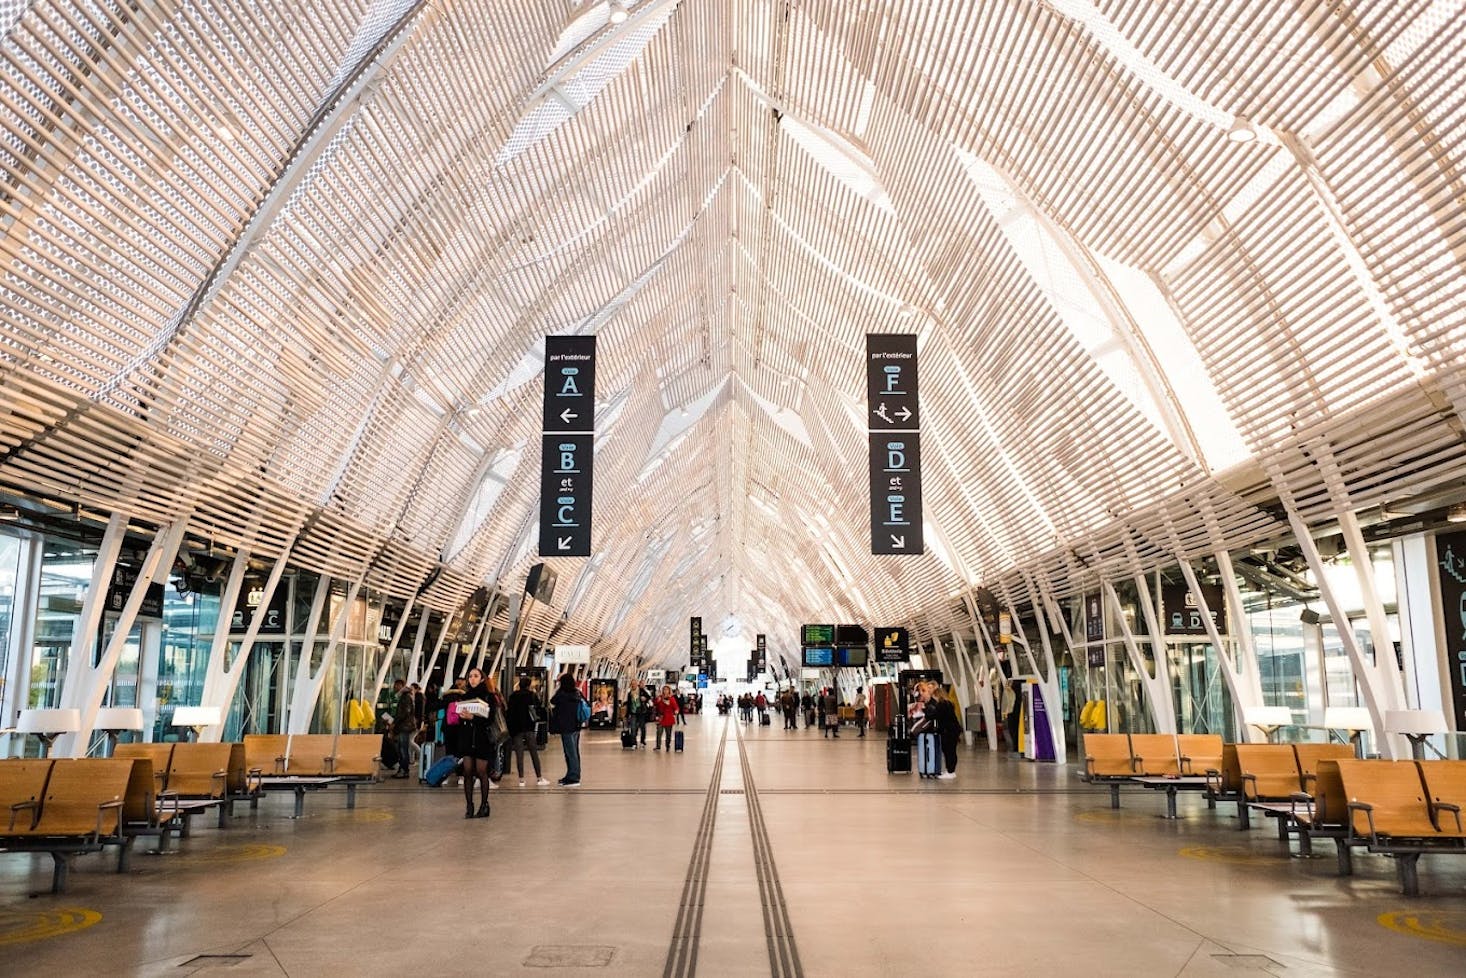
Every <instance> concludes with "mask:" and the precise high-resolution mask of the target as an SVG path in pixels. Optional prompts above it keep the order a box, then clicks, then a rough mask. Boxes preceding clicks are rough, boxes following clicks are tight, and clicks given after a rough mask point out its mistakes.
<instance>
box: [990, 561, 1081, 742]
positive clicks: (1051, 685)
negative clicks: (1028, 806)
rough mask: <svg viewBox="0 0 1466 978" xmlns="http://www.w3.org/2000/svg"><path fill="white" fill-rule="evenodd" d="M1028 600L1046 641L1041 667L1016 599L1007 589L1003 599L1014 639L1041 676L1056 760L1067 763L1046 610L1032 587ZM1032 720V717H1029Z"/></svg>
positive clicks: (1039, 680)
mask: <svg viewBox="0 0 1466 978" xmlns="http://www.w3.org/2000/svg"><path fill="white" fill-rule="evenodd" d="M1029 600H1030V601H1033V612H1034V616H1033V617H1034V622H1035V624H1036V625H1037V627H1038V637H1039V641H1040V642H1042V643H1043V655H1044V662H1043V665H1044V667H1043V668H1042V669H1040V668H1039V664H1038V660H1036V659H1035V658H1034V657H1033V647H1032V646H1031V645H1030V644H1029V642H1028V636H1027V634H1026V633H1025V632H1024V631H1023V619H1022V618H1020V617H1019V615H1018V609H1017V608H1016V607H1015V606H1014V604H1013V598H1012V596H1011V595H1010V594H1008V592H1007V590H1006V589H1004V592H1003V601H1004V603H1006V604H1007V605H1008V616H1009V617H1010V618H1011V619H1012V621H1013V624H1012V628H1013V642H1014V644H1015V645H1017V646H1018V647H1019V648H1021V649H1022V650H1023V654H1024V655H1025V656H1026V657H1027V658H1028V664H1029V666H1030V667H1032V669H1033V671H1034V674H1035V675H1037V676H1038V685H1039V689H1040V690H1041V691H1042V693H1043V698H1044V712H1045V714H1046V715H1047V716H1048V723H1049V740H1050V741H1051V742H1052V743H1053V745H1054V761H1055V763H1058V764H1064V763H1066V762H1067V761H1068V760H1069V745H1068V744H1067V743H1066V742H1065V740H1064V705H1063V702H1062V697H1063V694H1062V692H1061V691H1060V689H1059V665H1058V663H1057V662H1056V661H1055V660H1054V647H1053V645H1052V644H1051V643H1050V642H1049V631H1048V629H1047V628H1045V627H1044V612H1043V609H1042V608H1040V607H1039V606H1038V602H1037V600H1036V599H1035V596H1034V594H1033V591H1032V589H1030V590H1029ZM1029 722H1030V723H1031V722H1033V718H1032V717H1030V718H1029Z"/></svg>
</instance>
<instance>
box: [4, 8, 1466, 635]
mask: <svg viewBox="0 0 1466 978" xmlns="http://www.w3.org/2000/svg"><path fill="white" fill-rule="evenodd" d="M623 13H624V14H625V16H624V18H623V17H622V16H621V14H623ZM0 30H3V35H4V44H3V60H0V116H3V117H4V119H5V126H4V134H3V143H0V161H3V170H0V181H3V199H0V203H3V210H0V219H3V221H4V226H3V238H0V240H3V247H0V481H3V482H4V483H5V484H6V485H8V486H10V487H12V488H14V489H18V490H21V491H25V492H30V493H36V494H41V495H45V496H48V497H50V498H59V499H67V500H77V501H80V502H82V503H83V504H85V505H87V506H94V507H98V508H101V509H106V510H114V509H120V510H122V511H125V512H128V513H130V514H132V515H133V516H134V517H136V518H138V519H143V520H152V521H155V522H158V523H163V522H168V521H172V520H175V519H178V518H186V519H188V520H189V522H190V524H191V525H192V526H193V527H194V528H195V530H196V531H197V532H199V533H207V534H208V535H209V536H210V537H211V538H212V539H215V540H219V541H222V542H229V543H233V544H235V545H238V546H244V547H248V548H249V549H250V550H251V551H252V552H254V553H257V554H260V555H264V556H267V557H268V556H274V555H278V554H281V553H284V552H286V550H287V549H288V550H289V553H290V559H291V560H292V561H293V562H296V563H299V564H301V565H303V566H307V567H310V568H312V569H315V570H321V571H327V572H329V573H332V574H334V575H339V576H342V577H345V578H348V579H353V580H354V579H361V580H364V581H365V582H366V583H367V584H368V585H369V586H371V587H374V588H377V589H379V590H382V591H385V592H389V593H393V594H397V595H404V596H405V595H410V594H413V593H415V592H416V591H417V590H418V588H419V586H420V585H421V584H422V583H423V581H424V580H427V579H428V578H429V575H430V574H431V573H432V571H433V569H434V568H435V567H437V566H438V565H440V564H441V565H443V567H444V571H443V572H442V573H441V574H440V575H438V576H437V577H436V579H435V582H434V583H433V584H432V586H431V587H430V588H429V589H428V590H427V591H426V592H425V594H424V596H423V599H424V600H425V601H426V602H427V603H429V604H431V605H434V606H436V607H439V608H442V609H445V610H448V609H451V608H453V607H456V606H457V605H458V604H459V603H461V602H462V601H463V600H464V598H465V597H466V596H467V595H468V594H469V593H470V592H471V591H473V590H474V589H475V588H476V587H478V586H479V585H480V584H482V583H490V584H496V583H499V582H504V583H505V586H506V587H507V586H511V585H512V586H517V585H518V582H521V581H522V580H523V575H524V573H525V570H526V568H527V567H528V565H529V564H531V563H533V562H534V561H536V560H537V559H538V557H537V556H536V554H535V545H536V541H537V520H538V493H539V437H538V433H539V425H540V412H539V401H540V397H541V388H542V384H541V379H542V376H543V369H542V368H543V350H544V337H545V336H546V335H547V334H566V333H576V334H590V333H594V334H595V335H596V336H597V337H598V348H599V370H598V373H599V376H598V385H597V386H598V389H597V398H598V412H597V440H596V462H595V514H596V515H595V524H594V548H595V551H596V553H595V555H594V556H593V557H591V558H589V559H576V560H568V559H561V560H557V561H554V562H553V563H554V566H555V567H556V569H557V570H558V571H559V573H560V577H561V585H560V590H559V592H558V594H557V596H556V605H557V607H556V609H555V610H556V612H558V613H559V615H560V619H561V622H562V626H561V627H563V629H564V633H565V634H567V635H574V636H576V637H579V638H583V639H588V640H593V641H595V642H596V643H597V644H598V646H599V648H600V649H601V650H602V651H603V652H605V653H606V654H610V655H626V656H632V655H636V656H644V657H646V658H648V659H649V660H653V661H656V660H663V659H668V658H670V657H672V656H673V654H674V653H679V652H680V648H681V645H682V635H683V633H684V631H685V621H686V616H687V615H688V614H703V615H704V616H707V617H708V619H709V620H710V621H717V622H719V623H722V622H724V621H725V619H726V620H727V621H729V622H731V627H733V628H734V629H735V630H737V631H741V632H746V633H748V634H750V635H751V634H752V633H753V632H756V631H767V632H770V633H772V634H775V635H779V636H789V635H790V634H791V632H790V629H792V628H793V627H794V626H795V625H797V623H798V622H800V621H805V620H853V621H864V622H873V623H895V622H910V623H913V624H916V625H917V626H918V627H920V628H923V629H926V630H927V631H928V632H930V631H931V630H935V629H939V628H942V627H944V626H945V624H946V623H947V622H948V621H949V619H950V618H951V616H952V615H953V613H954V612H953V605H954V601H953V597H954V595H957V594H959V593H960V592H961V591H963V590H964V589H966V588H970V587H972V586H974V585H977V584H985V585H989V586H992V587H995V588H997V589H999V590H1000V591H1001V592H1002V593H1004V594H1007V595H1009V596H1011V597H1012V598H1013V599H1014V600H1015V601H1018V602H1023V603H1026V602H1028V601H1031V600H1033V599H1034V598H1035V596H1037V595H1040V594H1049V595H1063V594H1069V593H1073V592H1074V591H1076V590H1078V589H1080V588H1082V587H1085V586H1087V585H1092V584H1093V583H1094V581H1096V580H1098V579H1099V578H1100V577H1109V578H1114V577H1117V576H1125V575H1129V574H1133V573H1137V572H1142V571H1144V570H1146V569H1149V568H1153V567H1156V566H1160V565H1163V564H1165V563H1170V562H1174V561H1175V560H1177V559H1178V558H1181V557H1194V556H1198V555H1201V554H1205V553H1208V552H1211V551H1213V550H1215V549H1218V548H1221V547H1243V546H1247V545H1249V544H1251V543H1254V542H1256V541H1258V540H1262V539H1265V538H1268V537H1270V536H1272V535H1275V534H1277V533H1278V532H1279V530H1280V526H1279V522H1278V519H1277V517H1276V515H1275V512H1276V511H1275V510H1274V509H1272V508H1271V504H1272V503H1273V502H1275V501H1276V500H1277V499H1278V498H1280V497H1281V498H1283V499H1284V500H1286V501H1287V502H1288V504H1289V505H1292V506H1295V507H1296V508H1297V509H1298V510H1299V511H1300V512H1301V513H1302V514H1303V515H1304V517H1305V518H1306V519H1309V520H1313V521H1319V520H1322V519H1324V518H1326V517H1327V515H1328V514H1329V513H1330V512H1332V511H1336V510H1338V509H1340V508H1359V507H1363V506H1368V505H1373V504H1377V503H1378V502H1379V501H1380V500H1382V499H1385V498H1390V497H1392V496H1399V495H1400V494H1410V493H1423V492H1428V491H1430V490H1432V489H1433V488H1436V487H1439V486H1441V485H1443V484H1447V483H1450V482H1452V481H1454V482H1459V481H1460V480H1461V474H1462V472H1463V471H1466V469H1463V464H1462V463H1463V455H1466V441H1463V438H1462V435H1461V431H1462V421H1461V419H1462V416H1463V415H1462V406H1463V404H1466V381H1463V374H1462V372H1461V371H1460V369H1459V367H1458V364H1459V362H1460V356H1461V353H1462V346H1463V343H1466V330H1463V328H1462V327H1463V323H1462V320H1463V314H1466V313H1463V310H1466V302H1463V289H1462V281H1463V279H1462V275H1461V262H1462V258H1463V255H1466V220H1463V217H1466V203H1463V201H1466V188H1463V186H1462V174H1461V167H1462V165H1463V153H1462V148H1463V139H1462V136H1463V130H1466V96H1463V94H1462V93H1463V91H1466V85H1463V84H1462V81H1463V78H1466V72H1463V67H1466V5H1463V4H1462V3H1459V2H1425V0H1415V2H1412V0H1383V2H1356V3H1339V2H1323V0H1319V2H1303V0H1299V2H1293V3H1279V2H1276V0H1256V2H1231V3H1219V4H1218V3H1214V4H1195V3H1178V2H1157V3H1126V2H1121V0H1113V2H1098V3H1093V2H1086V0H1048V2H1018V0H1013V2H978V0H947V2H942V3H931V2H928V0H904V2H903V0H889V2H875V0H871V2H853V0H802V2H798V0H680V2H671V0H640V2H634V3H633V2H628V3H626V4H625V5H624V6H623V5H621V4H609V3H607V2H605V0H594V2H588V3H571V2H564V0H562V2H535V0H524V2H519V3H505V2H496V0H456V2H455V0H442V2H432V0H420V2H411V0H375V2H373V0H355V2H351V0H298V2H289V0H279V2H263V0H261V2H251V3H242V2H228V0H188V2H185V0H164V2H159V3H147V4H131V3H122V2H116V0H89V2H82V3H72V2H62V0H33V2H25V3H21V2H11V3H6V4H0ZM870 332H898V333H914V334H916V336H917V337H918V342H919V345H920V351H921V354H920V356H921V362H920V372H921V386H922V411H923V415H924V430H923V454H924V473H923V475H924V478H923V481H924V486H925V496H926V513H925V515H926V521H927V528H926V529H927V533H926V539H927V552H926V553H925V554H923V555H921V556H914V557H873V556H871V554H870V552H869V550H870V548H869V530H868V519H869V504H868V499H867V489H866V478H865V473H866V438H865V413H864V374H863V360H862V356H863V352H864V344H865V341H864V337H865V334H867V333H870Z"/></svg>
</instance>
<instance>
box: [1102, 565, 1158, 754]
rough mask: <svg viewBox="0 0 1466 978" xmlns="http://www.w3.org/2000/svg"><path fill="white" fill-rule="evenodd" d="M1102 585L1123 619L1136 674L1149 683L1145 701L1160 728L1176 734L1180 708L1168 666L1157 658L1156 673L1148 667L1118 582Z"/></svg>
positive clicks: (1118, 618)
mask: <svg viewBox="0 0 1466 978" xmlns="http://www.w3.org/2000/svg"><path fill="white" fill-rule="evenodd" d="M1102 586H1103V588H1104V592H1105V594H1106V595H1107V596H1108V597H1109V599H1110V603H1111V604H1113V605H1114V606H1115V618H1116V620H1118V621H1119V623H1120V635H1121V637H1122V638H1123V639H1124V641H1125V653H1126V654H1127V655H1128V656H1130V665H1131V666H1132V667H1134V669H1135V673H1136V675H1137V676H1139V677H1140V682H1141V685H1142V686H1144V687H1145V701H1146V705H1147V706H1148V707H1149V708H1150V715H1151V719H1152V720H1154V721H1155V728H1156V732H1157V733H1169V734H1173V733H1175V732H1176V709H1175V707H1174V706H1173V705H1172V704H1171V690H1170V687H1169V683H1167V682H1166V680H1165V676H1166V674H1167V673H1166V670H1165V669H1163V668H1162V663H1161V662H1160V661H1157V662H1156V671H1155V675H1154V676H1152V675H1151V673H1150V670H1149V669H1147V668H1145V656H1143V655H1141V654H1140V646H1139V645H1137V644H1136V641H1135V634H1134V633H1133V632H1131V631H1130V626H1129V624H1127V623H1126V621H1125V608H1124V606H1123V605H1121V604H1120V596H1119V595H1118V594H1116V593H1115V588H1114V585H1112V584H1111V583H1110V582H1109V581H1105V582H1103V585H1102ZM1144 600H1149V599H1148V598H1145V599H1144ZM1151 617H1154V611H1152V612H1151ZM1105 712H1106V713H1109V712H1110V711H1109V710H1106V711H1105Z"/></svg>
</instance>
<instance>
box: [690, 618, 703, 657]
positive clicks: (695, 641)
mask: <svg viewBox="0 0 1466 978" xmlns="http://www.w3.org/2000/svg"><path fill="white" fill-rule="evenodd" d="M687 647H688V648H690V649H692V654H693V655H697V654H698V653H699V652H701V651H702V616H701V615H692V616H690V617H689V618H688V619H687Z"/></svg>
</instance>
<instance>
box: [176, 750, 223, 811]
mask: <svg viewBox="0 0 1466 978" xmlns="http://www.w3.org/2000/svg"><path fill="white" fill-rule="evenodd" d="M230 746H231V745H230V744H207V743H206V744H193V743H178V744H174V745H173V757H172V760H171V761H169V763H168V778H167V782H166V783H167V788H168V791H169V792H170V793H176V794H178V795H179V796H180V797H183V798H222V797H223V795H224V789H225V787H226V783H225V776H226V775H227V773H228V771H229V748H230Z"/></svg>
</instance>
